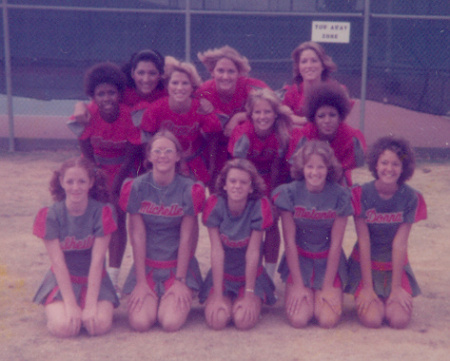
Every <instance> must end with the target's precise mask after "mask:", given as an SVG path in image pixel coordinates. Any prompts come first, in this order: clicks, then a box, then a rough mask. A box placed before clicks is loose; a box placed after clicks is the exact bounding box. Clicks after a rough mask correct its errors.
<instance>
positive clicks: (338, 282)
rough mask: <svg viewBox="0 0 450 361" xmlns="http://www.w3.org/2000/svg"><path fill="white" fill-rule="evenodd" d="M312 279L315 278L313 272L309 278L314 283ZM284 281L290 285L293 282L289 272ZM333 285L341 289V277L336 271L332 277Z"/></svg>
mask: <svg viewBox="0 0 450 361" xmlns="http://www.w3.org/2000/svg"><path fill="white" fill-rule="evenodd" d="M314 279H315V274H314V272H313V273H312V274H311V279H310V282H311V284H314ZM286 283H289V284H291V285H292V284H294V280H293V279H292V275H291V274H289V276H288V278H287V280H286ZM333 287H334V288H341V289H342V281H341V277H340V276H339V274H338V273H337V274H336V277H334V281H333Z"/></svg>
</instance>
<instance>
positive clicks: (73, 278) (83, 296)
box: [44, 267, 106, 309]
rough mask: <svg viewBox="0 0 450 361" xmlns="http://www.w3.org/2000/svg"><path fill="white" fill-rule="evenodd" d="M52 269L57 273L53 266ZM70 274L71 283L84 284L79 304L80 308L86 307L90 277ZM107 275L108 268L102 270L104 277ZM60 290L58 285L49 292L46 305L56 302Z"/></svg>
mask: <svg viewBox="0 0 450 361" xmlns="http://www.w3.org/2000/svg"><path fill="white" fill-rule="evenodd" d="M51 271H52V272H53V274H54V273H55V272H54V271H53V267H52V268H51ZM69 276H70V282H71V283H76V284H78V285H82V287H81V293H80V296H79V304H80V308H81V309H84V307H85V306H86V295H87V283H88V278H87V277H82V276H74V275H69ZM105 276H106V270H105V269H103V271H102V278H103V277H105ZM58 291H59V286H58V285H56V286H55V287H54V288H53V290H52V291H51V292H50V293H49V294H48V296H47V298H46V299H45V302H44V305H45V306H47V305H49V304H50V303H52V302H55V301H56V300H55V296H56V294H57V293H58Z"/></svg>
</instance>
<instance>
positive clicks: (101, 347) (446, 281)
mask: <svg viewBox="0 0 450 361" xmlns="http://www.w3.org/2000/svg"><path fill="white" fill-rule="evenodd" d="M72 155H75V152H70V151H59V152H33V153H15V154H6V153H2V154H0V179H1V183H0V205H1V207H0V243H1V245H2V252H1V254H0V359H1V360H14V361H16V360H17V361H20V360H27V361H28V360H30V361H31V360H33V361H41V360H42V361H44V360H45V361H47V360H90V361H91V360H92V361H95V360H141V359H142V360H167V361H171V360H183V361H184V360H196V361H198V360H227V361H230V360H231V361H233V360H243V361H246V360H281V361H284V360H286V361H295V360H298V361H300V360H311V361H313V360H361V359H363V360H408V361H419V360H420V361H423V360H448V354H449V353H450V303H449V299H450V275H449V273H447V271H446V270H447V269H448V263H447V262H448V259H449V254H450V242H449V234H450V222H449V221H450V207H449V204H450V177H449V174H450V163H448V162H447V163H445V162H419V164H418V167H417V170H416V173H415V175H414V178H413V179H412V180H411V181H410V184H411V185H412V186H413V187H415V188H416V189H418V190H419V191H421V192H422V193H423V194H424V197H425V200H426V202H427V205H428V219H427V220H425V221H422V222H420V223H418V224H417V225H415V226H414V227H413V230H412V233H411V237H410V242H409V258H410V261H411V264H412V267H413V269H414V271H415V274H416V277H417V279H418V281H419V283H420V285H421V288H422V295H420V296H419V297H417V298H416V299H415V301H414V315H413V319H412V321H411V323H410V325H409V327H408V328H407V329H405V330H401V331H398V330H392V329H390V328H389V327H387V326H384V327H382V328H381V329H378V330H371V329H366V328H364V327H362V326H361V325H360V324H359V323H358V321H357V318H356V314H355V309H354V301H353V298H352V297H350V296H346V297H345V300H344V303H345V304H344V306H345V307H344V315H343V318H342V321H341V322H340V324H339V325H338V326H337V327H336V328H335V329H332V330H323V329H320V328H319V327H318V326H317V325H314V324H312V325H310V326H309V327H307V328H306V329H303V330H296V329H293V328H291V327H290V326H289V325H288V324H287V322H286V320H285V317H284V314H283V308H282V305H283V293H284V286H283V284H282V283H281V282H280V279H279V278H276V286H277V294H278V296H279V300H278V302H277V304H276V305H275V306H273V307H265V308H264V309H263V312H262V319H261V321H260V322H259V323H258V325H257V326H256V327H255V328H254V329H253V330H250V331H246V332H240V331H237V330H236V329H235V328H234V327H232V326H230V327H228V328H227V329H225V330H223V331H219V332H215V331H211V330H210V329H208V328H207V327H206V325H205V322H204V318H203V308H202V307H201V306H200V305H199V304H198V303H195V304H194V308H193V310H192V312H191V314H190V316H189V319H188V321H187V323H186V325H185V326H184V327H183V328H182V330H180V331H179V332H177V333H165V332H163V331H162V330H161V329H160V328H159V327H158V326H156V327H155V328H153V329H151V330H150V331H149V332H147V333H142V334H139V333H135V332H132V331H131V330H130V329H129V327H128V325H127V321H126V308H125V307H126V306H125V302H122V305H121V306H120V307H119V308H118V309H117V310H116V311H115V314H114V327H113V329H112V331H111V332H110V333H109V334H107V335H105V336H102V337H97V338H90V337H88V336H87V335H86V334H85V333H82V335H81V336H80V337H77V338H74V339H70V340H60V339H56V338H54V337H52V336H50V335H49V334H48V332H47V330H46V327H45V317H44V310H43V308H42V307H40V306H37V305H34V304H32V303H31V299H32V297H33V294H34V292H35V290H36V287H37V286H38V285H39V283H40V281H41V278H42V277H43V275H44V273H45V271H46V270H47V269H48V267H49V260H48V257H47V254H46V251H45V248H44V245H43V244H42V242H41V241H39V240H38V239H36V238H35V237H34V236H32V234H31V227H32V223H33V219H34V216H35V214H36V212H37V211H38V209H39V208H41V207H42V206H45V205H48V204H50V203H51V199H50V195H49V193H48V190H47V189H48V181H49V179H50V176H51V172H52V170H54V169H56V168H57V167H58V165H59V164H60V163H61V162H62V161H63V160H65V159H67V158H68V157H70V156H72ZM370 178H371V177H370V174H369V172H368V171H367V169H365V168H363V169H360V170H357V171H356V172H355V173H354V180H355V181H356V182H360V183H361V182H365V181H367V180H369V179H370ZM354 242H355V233H354V227H353V222H352V221H350V222H349V224H348V226H347V233H346V237H345V241H344V249H345V252H346V254H347V255H348V254H349V252H350V250H351V248H352V247H353V244H354ZM197 257H198V259H199V262H200V264H201V268H202V272H204V273H206V271H207V269H208V268H209V241H208V238H207V236H206V232H205V229H204V228H203V227H202V228H201V239H200V243H199V248H198V250H197ZM131 262H132V259H131V252H130V248H129V246H128V248H127V253H126V256H125V260H124V264H123V269H122V272H121V281H122V282H123V281H124V279H125V277H126V274H127V273H128V269H129V267H130V266H131Z"/></svg>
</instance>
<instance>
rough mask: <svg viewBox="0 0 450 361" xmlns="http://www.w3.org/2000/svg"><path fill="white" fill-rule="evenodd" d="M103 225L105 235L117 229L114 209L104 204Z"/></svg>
mask: <svg viewBox="0 0 450 361" xmlns="http://www.w3.org/2000/svg"><path fill="white" fill-rule="evenodd" d="M102 225H103V233H104V234H105V235H107V234H111V233H113V232H114V231H115V230H116V229H117V223H116V222H115V221H114V217H113V211H112V209H111V207H110V206H104V207H103V209H102Z"/></svg>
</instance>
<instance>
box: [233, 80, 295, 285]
mask: <svg viewBox="0 0 450 361" xmlns="http://www.w3.org/2000/svg"><path fill="white" fill-rule="evenodd" d="M245 108H246V114H247V120H246V121H245V122H243V123H242V124H239V125H238V126H237V127H236V128H235V129H234V130H233V133H232V135H231V137H230V142H229V144H228V151H229V152H230V154H231V156H232V157H235V158H246V159H248V160H250V161H252V162H253V164H255V166H256V168H257V169H258V172H259V174H260V175H261V176H262V178H263V179H264V181H265V183H266V190H267V192H266V195H268V196H270V193H271V192H272V190H274V189H275V187H276V186H278V185H280V184H283V183H285V182H286V181H287V179H288V171H289V168H288V164H287V162H286V160H285V154H286V151H287V149H288V145H289V140H290V133H291V129H292V124H291V117H290V116H291V114H292V111H291V110H290V109H289V108H288V107H287V106H285V105H282V104H281V101H280V99H279V98H278V97H277V95H276V94H275V93H274V92H273V91H272V90H270V89H255V90H253V91H252V92H251V93H250V95H249V97H248V99H247V103H246V106H245ZM274 218H275V222H274V224H273V225H272V226H271V227H270V228H268V229H267V230H266V238H265V242H264V257H265V262H266V263H265V266H266V270H267V271H268V273H269V275H270V276H271V277H273V276H274V274H275V267H276V264H277V261H278V252H279V247H280V233H279V231H278V222H277V220H278V218H277V217H276V216H275V217H274Z"/></svg>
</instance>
